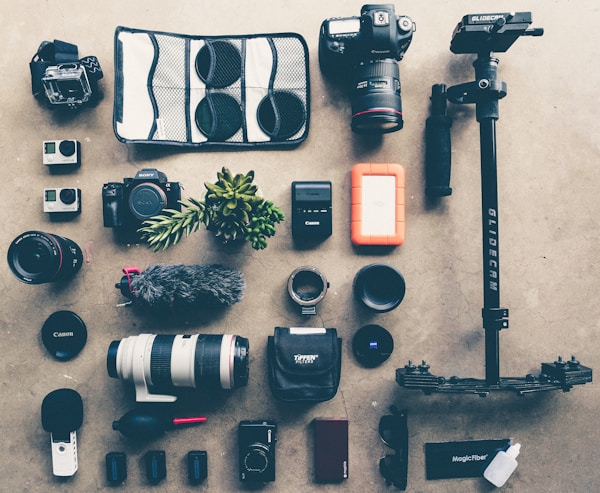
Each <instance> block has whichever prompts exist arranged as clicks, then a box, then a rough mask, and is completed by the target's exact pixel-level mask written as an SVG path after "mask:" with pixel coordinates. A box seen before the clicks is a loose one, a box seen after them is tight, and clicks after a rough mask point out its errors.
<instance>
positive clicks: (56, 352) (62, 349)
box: [42, 310, 87, 361]
mask: <svg viewBox="0 0 600 493" xmlns="http://www.w3.org/2000/svg"><path fill="white" fill-rule="evenodd" d="M86 341H87V329H86V328H85V324H84V323H83V320H81V318H80V317H79V315H77V314H75V313H73V312H71V311H68V310H62V311H58V312H54V313H53V314H52V315H50V316H49V317H48V319H47V320H46V322H44V325H43V326H42V342H43V343H44V346H45V347H46V349H47V350H48V352H49V353H50V354H51V355H52V356H54V357H55V358H56V359H59V360H61V361H66V360H69V359H71V358H73V357H74V356H76V355H77V354H79V351H81V350H82V349H83V346H85V343H86Z"/></svg>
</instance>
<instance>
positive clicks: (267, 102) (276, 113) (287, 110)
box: [256, 91, 306, 140]
mask: <svg viewBox="0 0 600 493" xmlns="http://www.w3.org/2000/svg"><path fill="white" fill-rule="evenodd" d="M256 117H257V119H258V124H259V125H260V128H261V130H262V131H263V132H265V133H266V134H267V135H268V136H269V137H271V138H272V139H274V140H286V139H289V138H290V137H292V136H293V135H295V134H296V133H298V132H299V131H300V129H301V128H302V125H304V121H305V120H306V112H305V111H304V104H303V103H302V101H301V100H300V98H299V97H298V96H296V95H295V94H292V93H291V92H287V91H275V92H273V93H270V94H268V95H267V96H265V97H264V98H263V99H262V101H261V102H260V103H259V105H258V110H257V115H256Z"/></svg>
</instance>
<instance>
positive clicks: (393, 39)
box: [319, 4, 415, 134]
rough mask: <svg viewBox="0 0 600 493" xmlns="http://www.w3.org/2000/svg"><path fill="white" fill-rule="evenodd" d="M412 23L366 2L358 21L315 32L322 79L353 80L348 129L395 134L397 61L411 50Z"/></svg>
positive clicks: (330, 23)
mask: <svg viewBox="0 0 600 493" xmlns="http://www.w3.org/2000/svg"><path fill="white" fill-rule="evenodd" d="M414 31H415V23H414V22H413V21H412V19H411V18H410V17H407V16H405V15H401V16H399V15H396V14H395V11H394V6H393V5H392V4H380V5H378V4H368V5H364V6H363V7H362V9H361V12H360V16H359V17H335V18H330V19H325V21H323V23H322V24H321V31H320V34H319V66H320V67H321V71H322V72H323V74H324V75H325V76H327V77H331V78H338V79H339V80H341V81H344V80H351V81H352V84H353V85H352V94H351V100H352V130H353V131H355V132H358V133H374V134H382V133H388V132H394V131H396V130H400V129H401V128H402V126H403V124H404V121H403V119H402V99H401V97H400V69H399V68H398V63H397V62H398V61H400V60H402V58H403V57H404V53H405V52H406V50H407V49H408V47H409V46H410V43H411V41H412V36H413V32H414Z"/></svg>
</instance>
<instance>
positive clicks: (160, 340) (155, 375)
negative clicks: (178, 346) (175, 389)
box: [150, 335, 175, 387]
mask: <svg viewBox="0 0 600 493" xmlns="http://www.w3.org/2000/svg"><path fill="white" fill-rule="evenodd" d="M174 340H175V336H174V335H157V336H156V337H155V338H154V342H153V343H152V352H151V353H150V378H151V379H152V384H153V386H155V387H161V386H167V387H172V386H173V380H172V379H171V352H172V350H173V341H174Z"/></svg>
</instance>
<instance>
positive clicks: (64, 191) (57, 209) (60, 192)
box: [44, 188, 81, 214]
mask: <svg viewBox="0 0 600 493" xmlns="http://www.w3.org/2000/svg"><path fill="white" fill-rule="evenodd" d="M44 212H48V213H50V214H52V213H63V214H65V213H73V214H79V213H80V212H81V190H80V189H79V188H45V189H44Z"/></svg>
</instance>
